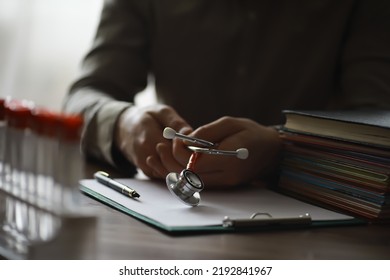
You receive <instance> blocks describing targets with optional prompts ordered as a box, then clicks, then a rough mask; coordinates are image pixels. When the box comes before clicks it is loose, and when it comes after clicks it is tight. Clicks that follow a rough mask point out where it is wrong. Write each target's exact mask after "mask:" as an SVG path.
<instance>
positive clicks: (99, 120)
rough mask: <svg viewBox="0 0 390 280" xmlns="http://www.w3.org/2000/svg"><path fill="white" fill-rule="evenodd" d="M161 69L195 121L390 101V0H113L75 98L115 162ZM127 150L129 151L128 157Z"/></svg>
mask: <svg viewBox="0 0 390 280" xmlns="http://www.w3.org/2000/svg"><path fill="white" fill-rule="evenodd" d="M151 75H152V76H153V77H154V80H155V87H156V94H157V98H158V101H160V102H162V103H165V104H168V105H171V106H172V107H174V108H175V110H177V112H178V113H179V114H180V115H181V116H182V117H184V118H185V119H186V120H187V121H188V122H189V123H190V124H191V125H192V126H193V127H194V128H196V127H198V126H200V125H202V124H205V123H208V122H211V121H214V120H216V119H217V118H219V117H222V116H225V115H229V116H235V117H247V118H251V119H253V120H255V121H257V122H259V123H261V124H264V125H274V124H280V123H283V122H284V119H283V115H282V114H281V111H282V110H283V109H331V108H351V107H361V106H377V107H384V108H389V107H390V1H388V0H362V1H353V0H297V1H291V0H110V1H105V4H104V7H103V11H102V15H101V21H100V24H99V26H98V29H97V34H96V38H95V41H94V44H93V46H92V48H91V50H90V51H89V52H88V54H87V55H86V57H85V59H84V62H83V67H82V72H81V74H80V77H79V78H78V79H77V81H75V83H74V84H73V85H72V87H71V90H70V92H69V94H68V96H67V99H66V100H65V104H64V108H65V110H66V111H67V112H72V113H82V114H84V118H85V129H84V131H83V136H82V147H83V150H84V152H85V153H86V154H87V155H88V156H92V157H94V158H98V159H101V160H105V161H107V162H109V163H111V164H114V161H115V160H114V159H113V153H112V152H113V149H112V148H113V144H112V143H113V142H112V140H113V139H112V138H113V129H114V125H115V121H116V120H117V117H118V115H119V114H120V113H121V112H122V111H123V110H124V109H125V108H127V107H129V106H132V104H133V102H134V96H135V95H136V94H137V93H138V92H140V91H142V90H143V89H144V88H145V86H146V85H147V80H148V77H150V76H151ZM116 157H117V156H116Z"/></svg>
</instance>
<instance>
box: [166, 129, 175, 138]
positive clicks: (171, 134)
mask: <svg viewBox="0 0 390 280" xmlns="http://www.w3.org/2000/svg"><path fill="white" fill-rule="evenodd" d="M163 136H164V138H165V139H173V138H175V136H176V131H175V130H174V129H173V128H170V127H166V128H164V131H163Z"/></svg>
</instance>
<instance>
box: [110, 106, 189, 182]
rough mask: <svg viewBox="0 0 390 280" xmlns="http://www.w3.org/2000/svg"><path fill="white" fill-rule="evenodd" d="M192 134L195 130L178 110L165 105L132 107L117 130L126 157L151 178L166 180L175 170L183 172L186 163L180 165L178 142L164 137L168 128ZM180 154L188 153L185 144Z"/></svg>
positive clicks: (122, 118)
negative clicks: (177, 158)
mask: <svg viewBox="0 0 390 280" xmlns="http://www.w3.org/2000/svg"><path fill="white" fill-rule="evenodd" d="M167 126H169V127H172V128H173V129H175V130H176V131H180V132H183V133H189V132H191V131H192V128H191V127H190V126H189V124H188V123H187V122H186V121H185V120H184V119H183V118H181V117H180V116H179V115H178V114H177V113H176V111H175V110H174V109H173V108H171V107H169V106H165V105H153V106H149V107H142V108H140V107H136V106H133V107H130V108H129V109H127V110H125V111H124V112H123V113H122V114H121V115H120V116H119V119H118V121H117V124H116V128H115V136H114V137H115V140H114V142H115V144H116V145H117V147H118V149H119V150H120V151H121V152H122V153H123V154H124V156H125V157H126V158H127V159H128V160H129V161H130V162H132V163H133V164H134V165H136V166H137V167H138V168H140V169H141V170H142V171H143V172H144V173H145V175H147V176H149V177H151V178H165V176H166V175H167V174H168V173H169V172H172V171H175V172H180V171H181V170H182V169H183V168H185V165H186V163H184V164H183V163H180V162H177V161H176V160H175V158H174V157H173V155H172V151H173V145H174V143H175V142H176V141H177V140H174V141H172V140H167V139H165V138H164V137H163V130H164V128H165V127H167ZM179 146H180V145H178V147H177V149H176V152H177V153H178V154H182V153H184V155H181V156H180V157H186V155H187V154H188V151H187V150H186V149H185V147H184V146H183V145H181V148H179Z"/></svg>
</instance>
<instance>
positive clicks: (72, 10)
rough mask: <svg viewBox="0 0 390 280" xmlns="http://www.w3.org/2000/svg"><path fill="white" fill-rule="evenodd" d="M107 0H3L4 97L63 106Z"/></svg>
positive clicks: (0, 92) (0, 65)
mask: <svg viewBox="0 0 390 280" xmlns="http://www.w3.org/2000/svg"><path fill="white" fill-rule="evenodd" d="M102 2H103V1H102V0H0V97H5V96H11V97H13V98H18V99H28V100H32V101H34V102H35V103H36V104H37V105H40V106H44V107H47V108H49V109H53V110H60V109H61V103H62V100H63V98H64V96H65V94H66V92H67V90H68V88H69V86H70V84H71V83H72V81H73V80H74V78H75V77H76V75H77V73H78V71H79V68H80V63H81V60H82V58H83V56H84V55H85V53H86V52H87V50H88V48H89V47H90V45H91V43H92V39H93V37H94V36H95V30H96V27H97V24H98V20H99V16H100V11H101V7H102Z"/></svg>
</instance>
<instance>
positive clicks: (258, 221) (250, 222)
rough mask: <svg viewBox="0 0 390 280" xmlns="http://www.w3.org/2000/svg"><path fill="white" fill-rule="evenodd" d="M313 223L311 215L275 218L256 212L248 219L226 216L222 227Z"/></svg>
mask: <svg viewBox="0 0 390 280" xmlns="http://www.w3.org/2000/svg"><path fill="white" fill-rule="evenodd" d="M259 216H262V217H263V218H257V217H259ZM311 221H312V220H311V216H310V214H309V213H306V214H304V215H299V216H297V217H286V218H274V217H272V215H270V214H269V213H260V212H256V213H253V214H252V215H251V216H250V218H248V219H231V218H229V217H228V216H226V217H225V218H224V219H223V220H222V226H223V227H229V228H232V227H233V228H250V227H259V226H270V225H273V226H276V225H282V226H283V225H308V224H311Z"/></svg>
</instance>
